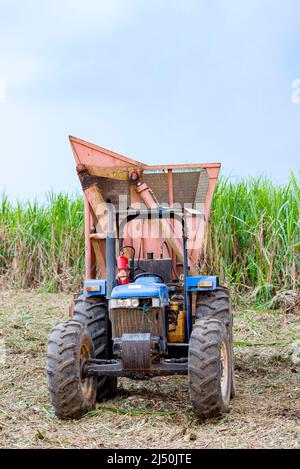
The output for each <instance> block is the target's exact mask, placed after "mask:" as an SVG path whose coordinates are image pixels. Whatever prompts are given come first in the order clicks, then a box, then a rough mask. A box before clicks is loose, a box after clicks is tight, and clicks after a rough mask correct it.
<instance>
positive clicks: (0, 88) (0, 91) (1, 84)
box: [0, 80, 7, 104]
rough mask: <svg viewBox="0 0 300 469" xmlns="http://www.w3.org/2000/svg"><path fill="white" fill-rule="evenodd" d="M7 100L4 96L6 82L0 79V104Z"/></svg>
mask: <svg viewBox="0 0 300 469" xmlns="http://www.w3.org/2000/svg"><path fill="white" fill-rule="evenodd" d="M6 102H7V98H6V82H5V80H0V104H4V103H6Z"/></svg>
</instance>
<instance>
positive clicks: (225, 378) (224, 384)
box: [220, 340, 229, 399]
mask: <svg viewBox="0 0 300 469" xmlns="http://www.w3.org/2000/svg"><path fill="white" fill-rule="evenodd" d="M220 355H221V393H222V397H223V399H227V397H228V387H229V386H228V382H229V366H228V362H229V360H228V350H227V347H226V342H225V341H224V340H223V342H222V345H221V353H220Z"/></svg>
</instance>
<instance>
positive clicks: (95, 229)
mask: <svg viewBox="0 0 300 469" xmlns="http://www.w3.org/2000/svg"><path fill="white" fill-rule="evenodd" d="M70 143H71V147H72V151H73V154H74V158H75V162H76V169H77V173H78V176H79V179H80V182H81V185H82V189H83V191H84V194H85V260H86V270H85V277H86V279H90V278H96V276H98V277H100V278H105V277H106V258H105V252H106V250H105V245H106V237H107V231H108V204H109V205H112V207H113V210H114V213H116V214H117V215H116V216H117V218H118V223H119V224H122V220H123V219H124V217H125V214H126V216H128V213H130V210H132V209H135V210H137V209H142V208H146V209H147V210H151V209H157V208H160V207H161V208H162V209H163V208H164V209H165V208H166V207H170V208H172V209H173V210H176V211H178V212H180V213H181V214H183V216H184V219H185V223H186V228H187V237H188V239H187V254H188V262H189V273H190V275H196V274H197V273H198V272H199V262H200V259H201V255H202V254H203V248H204V239H205V230H206V227H207V224H208V220H209V215H210V207H211V202H212V197H213V192H214V188H215V185H216V182H217V177H218V174H219V170H220V163H207V164H182V165H172V164H165V165H157V166H151V165H147V164H145V163H142V162H140V161H136V160H133V159H131V158H128V157H125V156H122V155H120V154H118V153H115V152H112V151H110V150H106V149H105V148H101V147H99V146H97V145H94V144H92V143H88V142H86V141H84V140H80V139H78V138H75V137H70ZM115 229H116V230H117V227H116V226H115ZM122 234H123V239H124V245H130V246H132V247H133V248H134V249H135V252H136V253H138V260H139V261H142V260H143V259H161V258H171V259H172V264H173V275H174V277H175V276H177V277H178V276H179V275H180V274H181V273H182V265H183V257H182V252H183V250H182V228H181V225H180V223H179V222H178V220H176V219H173V220H172V219H170V218H163V217H162V218H161V219H159V220H157V219H155V220H151V219H149V220H148V219H146V220H145V219H143V220H137V219H134V220H132V221H130V222H129V223H127V224H126V226H125V227H124V231H123V233H122ZM116 237H117V236H116ZM117 253H118V251H117V252H116V257H117ZM124 258H126V256H125V255H123V254H122V253H121V255H120V257H119V258H118V260H117V264H118V265H117V267H118V272H119V273H121V272H120V271H122V275H119V276H118V279H119V283H127V282H128V281H129V276H128V265H127V266H126V265H125V264H126V261H125V259H124ZM126 260H127V258H126ZM127 263H128V260H127ZM123 274H124V275H123Z"/></svg>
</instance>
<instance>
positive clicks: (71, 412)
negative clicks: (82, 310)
mask: <svg viewBox="0 0 300 469" xmlns="http://www.w3.org/2000/svg"><path fill="white" fill-rule="evenodd" d="M89 358H94V346H93V342H92V339H91V336H90V333H89V331H88V330H87V328H86V327H85V326H84V325H83V324H81V323H80V322H78V321H73V320H70V321H65V322H61V323H59V324H57V325H56V326H55V327H54V329H53V330H52V333H51V335H50V337H49V341H48V354H47V359H48V360H47V374H48V389H49V393H50V399H51V403H52V405H53V407H54V411H55V414H56V415H57V416H58V417H59V418H61V419H71V418H79V417H81V416H82V415H83V414H84V413H85V412H87V411H88V410H90V409H92V408H94V407H95V404H96V393H97V378H95V377H94V376H86V377H85V376H84V375H83V365H84V362H85V361H86V360H88V359H89Z"/></svg>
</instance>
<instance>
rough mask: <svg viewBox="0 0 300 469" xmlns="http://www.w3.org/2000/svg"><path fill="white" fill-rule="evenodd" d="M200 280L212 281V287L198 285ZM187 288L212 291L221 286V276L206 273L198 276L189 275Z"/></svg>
mask: <svg viewBox="0 0 300 469" xmlns="http://www.w3.org/2000/svg"><path fill="white" fill-rule="evenodd" d="M200 281H211V282H212V286H211V287H207V288H204V287H198V283H199V282H200ZM185 285H186V289H187V291H212V290H215V289H216V288H217V287H218V286H219V277H217V276H216V275H204V276H199V277H198V276H197V277H187V278H186V284H185Z"/></svg>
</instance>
